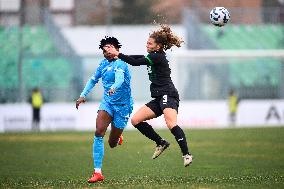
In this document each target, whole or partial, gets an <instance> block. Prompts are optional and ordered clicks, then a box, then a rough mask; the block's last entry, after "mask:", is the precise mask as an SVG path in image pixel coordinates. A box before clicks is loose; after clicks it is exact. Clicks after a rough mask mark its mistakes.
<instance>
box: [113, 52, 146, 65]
mask: <svg viewBox="0 0 284 189" xmlns="http://www.w3.org/2000/svg"><path fill="white" fill-rule="evenodd" d="M118 58H119V59H121V60H123V61H124V62H126V63H128V64H130V65H132V66H141V65H147V64H148V60H147V59H146V57H145V56H143V55H133V56H128V55H125V54H122V53H119V55H118Z"/></svg>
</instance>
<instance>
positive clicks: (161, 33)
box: [150, 25, 184, 51]
mask: <svg viewBox="0 0 284 189" xmlns="http://www.w3.org/2000/svg"><path fill="white" fill-rule="evenodd" d="M160 27H161V28H160V29H158V30H156V31H154V32H152V33H151V34H150V37H151V38H153V39H154V40H155V42H156V43H158V44H161V45H162V49H163V50H165V51H166V50H168V49H170V48H172V47H173V46H176V47H181V44H182V43H183V42H184V41H183V40H182V39H180V38H179V37H178V36H176V35H175V34H174V33H173V32H172V30H171V28H170V26H168V25H160Z"/></svg>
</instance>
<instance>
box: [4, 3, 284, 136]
mask: <svg viewBox="0 0 284 189" xmlns="http://www.w3.org/2000/svg"><path fill="white" fill-rule="evenodd" d="M216 6H222V7H226V8H227V9H228V10H229V12H230V15H231V20H230V21H229V23H228V24H227V25H226V26H225V27H221V28H219V27H215V26H213V25H212V24H211V23H210V20H209V13H210V11H211V9H212V8H214V7H216ZM155 22H156V23H162V24H169V25H171V27H172V29H173V31H174V32H175V33H176V34H177V35H179V36H180V37H182V38H183V39H184V41H185V44H184V45H183V47H182V48H179V49H178V48H173V50H171V51H169V52H168V58H169V60H170V62H171V69H172V78H173V81H174V83H175V84H176V86H177V88H178V90H179V92H180V97H181V111H180V122H181V124H184V125H185V126H188V127H203V126H204V127H229V126H230V125H234V126H246V125H250V126H268V125H280V126H283V125H284V114H283V112H284V100H283V99H284V1H283V0H249V1H247V0H154V1H151V0H134V1H133V0H0V57H1V58H0V103H1V104H0V131H9V130H29V129H30V126H29V125H30V122H31V115H30V114H31V113H30V112H31V110H30V106H29V104H28V99H29V98H30V95H31V91H32V90H33V89H34V88H35V87H36V88H39V89H40V90H41V92H42V94H43V97H44V105H43V109H42V119H43V120H42V121H43V123H42V127H41V128H43V130H44V129H47V130H48V129H58V128H59V129H84V128H85V129H88V128H94V127H95V126H94V122H95V121H94V120H95V118H94V117H95V116H94V115H95V114H96V109H89V108H90V107H88V105H86V106H85V107H83V110H82V111H81V112H80V113H78V112H76V111H75V110H73V109H74V107H73V104H74V101H75V100H76V99H77V98H78V96H79V95H80V93H81V91H82V89H83V87H84V85H85V83H86V82H87V80H88V79H89V78H90V77H91V75H92V73H93V72H94V71H95V69H96V67H97V66H98V64H99V62H100V60H101V59H102V53H101V51H100V50H99V47H98V46H99V41H100V40H101V39H102V38H103V37H104V36H115V37H117V38H118V39H119V41H120V42H121V44H122V48H121V52H123V53H125V54H145V55H146V53H147V52H146V48H145V46H146V41H147V38H148V36H149V33H151V31H153V30H155V29H156V28H157V25H155V24H154V23H155ZM129 68H130V70H131V73H132V94H133V97H134V100H135V102H136V105H137V106H139V105H140V104H143V103H145V102H147V101H149V100H150V92H149V81H148V76H147V71H146V67H129ZM232 90H233V91H234V92H235V95H236V96H237V98H238V102H239V103H238V104H237V105H236V106H238V114H237V116H236V121H235V122H234V123H230V119H229V118H228V114H230V112H229V111H230V110H229V107H228V106H229V103H230V102H228V100H229V97H228V95H229V92H230V91H232ZM101 97H102V87H101V85H100V84H98V86H96V88H95V89H94V91H93V92H92V93H90V94H89V96H88V100H89V102H90V103H89V104H90V105H93V106H97V103H99V101H100V99H101ZM92 103H93V104H92ZM71 108H72V110H70V109H71ZM84 108H86V109H85V111H84ZM73 111H74V112H73ZM23 112H26V113H23ZM182 112H184V113H182ZM83 114H84V115H83ZM89 114H91V115H92V116H91V117H93V118H92V119H91V120H87V118H86V117H88V116H86V115H89ZM64 116H65V117H64ZM82 119H84V120H82ZM153 124H154V125H157V126H159V125H163V124H164V123H161V120H158V121H157V122H155V123H153ZM59 125H61V127H59ZM76 125H84V126H83V127H82V126H80V127H79V126H76Z"/></svg>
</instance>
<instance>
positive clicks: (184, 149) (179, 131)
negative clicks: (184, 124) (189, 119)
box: [171, 125, 190, 155]
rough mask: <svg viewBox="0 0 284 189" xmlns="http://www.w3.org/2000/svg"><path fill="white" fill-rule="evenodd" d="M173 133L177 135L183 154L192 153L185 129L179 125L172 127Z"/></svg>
mask: <svg viewBox="0 0 284 189" xmlns="http://www.w3.org/2000/svg"><path fill="white" fill-rule="evenodd" d="M171 132H172V134H173V135H174V136H175V138H176V141H177V143H178V144H179V147H180V149H181V152H182V154H183V155H186V154H190V153H189V151H188V147H187V143H186V137H185V134H184V132H183V130H182V129H181V128H180V127H179V126H178V125H177V126H174V127H173V128H172V129H171Z"/></svg>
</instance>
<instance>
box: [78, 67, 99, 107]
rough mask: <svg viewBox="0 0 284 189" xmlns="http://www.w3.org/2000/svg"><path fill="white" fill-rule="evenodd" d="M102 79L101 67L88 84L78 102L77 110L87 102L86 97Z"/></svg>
mask: <svg viewBox="0 0 284 189" xmlns="http://www.w3.org/2000/svg"><path fill="white" fill-rule="evenodd" d="M100 78H101V69H100V66H99V67H98V69H97V71H96V73H95V74H94V75H93V76H92V77H91V78H90V79H89V81H88V82H87V83H86V85H85V87H84V89H83V91H82V93H81V94H80V97H79V98H78V99H77V100H76V108H77V109H78V108H79V105H80V104H81V103H85V102H86V96H87V95H88V94H89V92H90V91H91V90H92V89H93V88H94V86H95V85H96V84H97V83H98V81H99V79H100Z"/></svg>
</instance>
